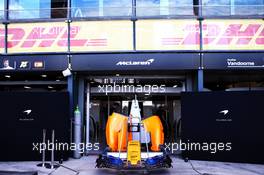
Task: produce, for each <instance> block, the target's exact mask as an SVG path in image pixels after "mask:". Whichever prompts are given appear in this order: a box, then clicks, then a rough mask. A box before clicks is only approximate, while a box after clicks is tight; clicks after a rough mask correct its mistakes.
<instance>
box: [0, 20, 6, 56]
mask: <svg viewBox="0 0 264 175" xmlns="http://www.w3.org/2000/svg"><path fill="white" fill-rule="evenodd" d="M4 48H5V26H4V25H1V24H0V53H3V52H4Z"/></svg>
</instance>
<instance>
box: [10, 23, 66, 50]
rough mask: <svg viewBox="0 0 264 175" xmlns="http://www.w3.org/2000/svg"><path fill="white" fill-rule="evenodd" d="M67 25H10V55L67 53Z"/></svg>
mask: <svg viewBox="0 0 264 175" xmlns="http://www.w3.org/2000/svg"><path fill="white" fill-rule="evenodd" d="M67 36H68V32H67V24H66V23H64V22H49V23H23V24H21V23H15V24H10V25H8V53H20V52H62V51H64V52H66V51H67V46H68V43H67Z"/></svg>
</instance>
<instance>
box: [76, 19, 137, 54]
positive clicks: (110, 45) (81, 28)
mask: <svg viewBox="0 0 264 175" xmlns="http://www.w3.org/2000/svg"><path fill="white" fill-rule="evenodd" d="M129 50H133V23H132V22H131V21H89V22H73V23H72V27H71V51H129Z"/></svg>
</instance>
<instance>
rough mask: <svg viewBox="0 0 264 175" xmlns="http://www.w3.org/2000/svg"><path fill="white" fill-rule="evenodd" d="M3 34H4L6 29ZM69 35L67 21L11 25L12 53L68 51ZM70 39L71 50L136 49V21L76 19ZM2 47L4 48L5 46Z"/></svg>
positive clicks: (9, 45) (10, 46) (9, 46)
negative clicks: (85, 20) (134, 23)
mask: <svg viewBox="0 0 264 175" xmlns="http://www.w3.org/2000/svg"><path fill="white" fill-rule="evenodd" d="M0 34H1V36H2V32H1V33H0ZM3 34H4V31H3ZM67 37H68V30H67V24H66V23H64V22H52V23H23V24H21V23H17V24H10V25H8V52H9V53H22V52H62V51H67V46H68V43H67ZM3 40H4V36H3ZM70 40H71V42H70V43H71V51H120V50H132V49H133V26H132V22H131V21H89V22H73V23H71V28H70ZM1 48H4V47H3V46H1Z"/></svg>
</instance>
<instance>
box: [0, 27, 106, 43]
mask: <svg viewBox="0 0 264 175" xmlns="http://www.w3.org/2000/svg"><path fill="white" fill-rule="evenodd" d="M4 33H5V30H4V29H1V28H0V48H4V40H5V36H4ZM79 33H80V27H79V26H72V27H71V29H70V39H71V41H70V42H71V47H89V46H93V47H102V46H107V39H106V38H91V39H80V38H78V34H79ZM54 45H55V46H58V47H66V46H67V45H68V31H67V27H61V26H59V27H56V26H54V27H33V28H32V29H31V31H30V32H29V33H28V34H27V32H26V29H24V28H22V27H19V28H18V27H17V28H9V29H8V48H14V47H18V46H19V47H20V48H32V47H40V48H47V47H52V46H54Z"/></svg>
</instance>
